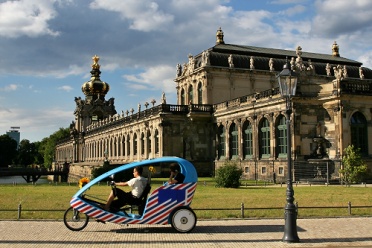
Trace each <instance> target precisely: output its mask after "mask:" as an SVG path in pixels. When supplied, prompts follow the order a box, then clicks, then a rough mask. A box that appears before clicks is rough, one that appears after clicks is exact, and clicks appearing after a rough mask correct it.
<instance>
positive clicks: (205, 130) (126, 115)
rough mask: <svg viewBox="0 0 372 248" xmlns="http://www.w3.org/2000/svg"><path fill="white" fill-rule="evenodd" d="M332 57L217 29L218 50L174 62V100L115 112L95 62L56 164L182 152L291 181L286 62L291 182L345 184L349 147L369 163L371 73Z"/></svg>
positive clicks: (80, 168)
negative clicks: (284, 83)
mask: <svg viewBox="0 0 372 248" xmlns="http://www.w3.org/2000/svg"><path fill="white" fill-rule="evenodd" d="M328 45H331V46H330V54H318V53H308V52H303V51H302V48H301V47H300V46H298V47H297V48H296V50H293V51H290V50H282V49H273V48H261V47H252V46H245V45H237V44H225V42H224V34H223V32H222V30H221V29H219V30H218V31H217V34H216V44H215V46H213V47H211V48H208V49H206V50H204V51H202V52H201V53H199V54H197V55H195V56H192V55H188V61H186V62H185V63H183V64H182V65H181V64H178V65H177V69H176V71H177V72H176V78H175V80H174V81H175V83H176V89H177V103H176V104H169V103H167V102H166V99H165V95H164V94H163V96H162V98H161V100H160V104H158V105H156V100H152V101H151V103H147V102H146V103H144V104H143V106H144V108H142V109H141V105H139V106H138V109H136V110H135V109H133V108H132V109H130V110H126V111H125V112H124V111H121V113H119V114H118V113H117V112H116V110H115V106H114V99H113V98H111V99H109V100H106V99H105V95H106V94H107V93H108V91H109V85H108V84H107V83H105V82H102V81H101V80H100V77H99V75H100V73H101V72H100V70H99V67H100V66H99V64H98V59H99V58H98V57H96V56H95V57H94V58H93V65H92V71H91V74H92V77H91V80H90V81H88V82H86V83H84V84H83V85H82V91H83V93H84V94H85V99H81V98H80V97H78V98H75V101H76V108H75V111H74V115H75V121H73V122H72V123H71V126H70V130H71V137H70V139H68V140H65V141H61V142H60V143H59V144H58V145H57V147H56V163H57V164H58V163H59V164H63V163H65V162H66V161H67V162H71V166H70V179H71V180H76V179H78V178H80V177H82V176H89V174H90V172H91V170H92V169H93V168H95V167H97V166H102V164H103V161H104V160H105V159H108V160H109V161H110V163H111V164H117V165H119V164H125V163H129V162H132V161H138V160H143V159H147V158H155V157H161V156H178V157H182V158H186V159H188V160H190V161H192V162H193V164H195V166H196V167H197V171H198V173H199V175H203V176H205V175H212V174H214V171H215V169H216V168H218V167H220V166H221V165H223V164H225V163H226V162H234V163H235V164H237V165H238V166H240V167H241V168H242V169H243V172H244V174H243V176H244V177H245V178H248V179H254V180H276V181H277V182H279V181H281V182H285V180H286V172H287V136H286V134H287V129H286V115H285V112H286V102H285V99H283V98H282V97H281V96H280V93H279V90H278V82H277V78H276V76H277V75H278V73H279V72H280V71H281V70H282V69H283V65H284V64H285V63H286V60H287V59H288V60H289V61H290V66H291V68H292V69H293V70H294V71H295V72H296V73H298V75H299V82H298V87H297V92H296V96H295V97H293V101H292V102H293V112H292V118H291V120H292V122H291V127H292V128H291V130H292V132H291V142H292V150H291V151H290V153H291V158H292V160H293V161H294V163H293V164H294V170H293V171H294V180H296V181H301V180H305V181H306V180H310V181H311V180H318V181H322V180H323V181H325V180H333V179H334V180H339V179H340V175H339V173H338V170H339V169H340V168H341V167H342V164H341V158H342V156H343V150H344V149H345V148H346V147H347V146H348V145H350V144H353V145H354V146H356V147H358V148H360V149H361V152H362V154H363V159H364V160H365V161H366V162H367V164H368V165H369V173H371V169H370V168H371V165H372V160H371V157H372V135H369V134H372V125H371V123H372V111H371V109H372V70H371V69H369V68H366V67H362V63H360V62H357V61H354V60H350V59H347V58H343V57H341V56H340V53H339V47H338V45H337V43H336V42H335V43H334V44H333V45H332V44H328Z"/></svg>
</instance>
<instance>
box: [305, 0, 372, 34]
mask: <svg viewBox="0 0 372 248" xmlns="http://www.w3.org/2000/svg"><path fill="white" fill-rule="evenodd" d="M315 6H316V12H317V14H316V16H315V17H314V19H313V26H312V33H313V34H316V35H319V36H323V37H324V36H337V35H341V34H346V33H353V32H355V31H357V30H358V31H361V30H368V31H369V32H370V31H371V22H372V1H368V0H355V1H349V0H338V1H333V0H318V1H316V4H315Z"/></svg>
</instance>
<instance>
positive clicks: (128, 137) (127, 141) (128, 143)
mask: <svg viewBox="0 0 372 248" xmlns="http://www.w3.org/2000/svg"><path fill="white" fill-rule="evenodd" d="M126 143H127V145H126V147H127V156H130V136H129V134H128V135H127V140H126Z"/></svg>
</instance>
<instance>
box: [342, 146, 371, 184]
mask: <svg viewBox="0 0 372 248" xmlns="http://www.w3.org/2000/svg"><path fill="white" fill-rule="evenodd" d="M344 154H345V155H344V156H343V158H342V163H343V169H341V170H340V172H341V173H342V174H343V177H344V180H345V182H346V183H360V182H362V180H363V179H364V178H365V177H366V174H367V165H366V163H365V162H364V161H363V159H362V156H361V154H360V148H355V147H354V145H349V146H348V147H346V148H345V150H344Z"/></svg>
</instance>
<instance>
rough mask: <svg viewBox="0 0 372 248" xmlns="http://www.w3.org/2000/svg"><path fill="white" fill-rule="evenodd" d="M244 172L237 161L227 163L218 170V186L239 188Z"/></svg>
mask: <svg viewBox="0 0 372 248" xmlns="http://www.w3.org/2000/svg"><path fill="white" fill-rule="evenodd" d="M242 174H243V170H242V169H241V168H238V166H237V165H236V164H235V163H225V164H224V165H223V166H221V167H220V168H218V169H217V170H216V183H217V187H224V188H238V187H239V186H240V181H239V179H240V177H241V176H242Z"/></svg>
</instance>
